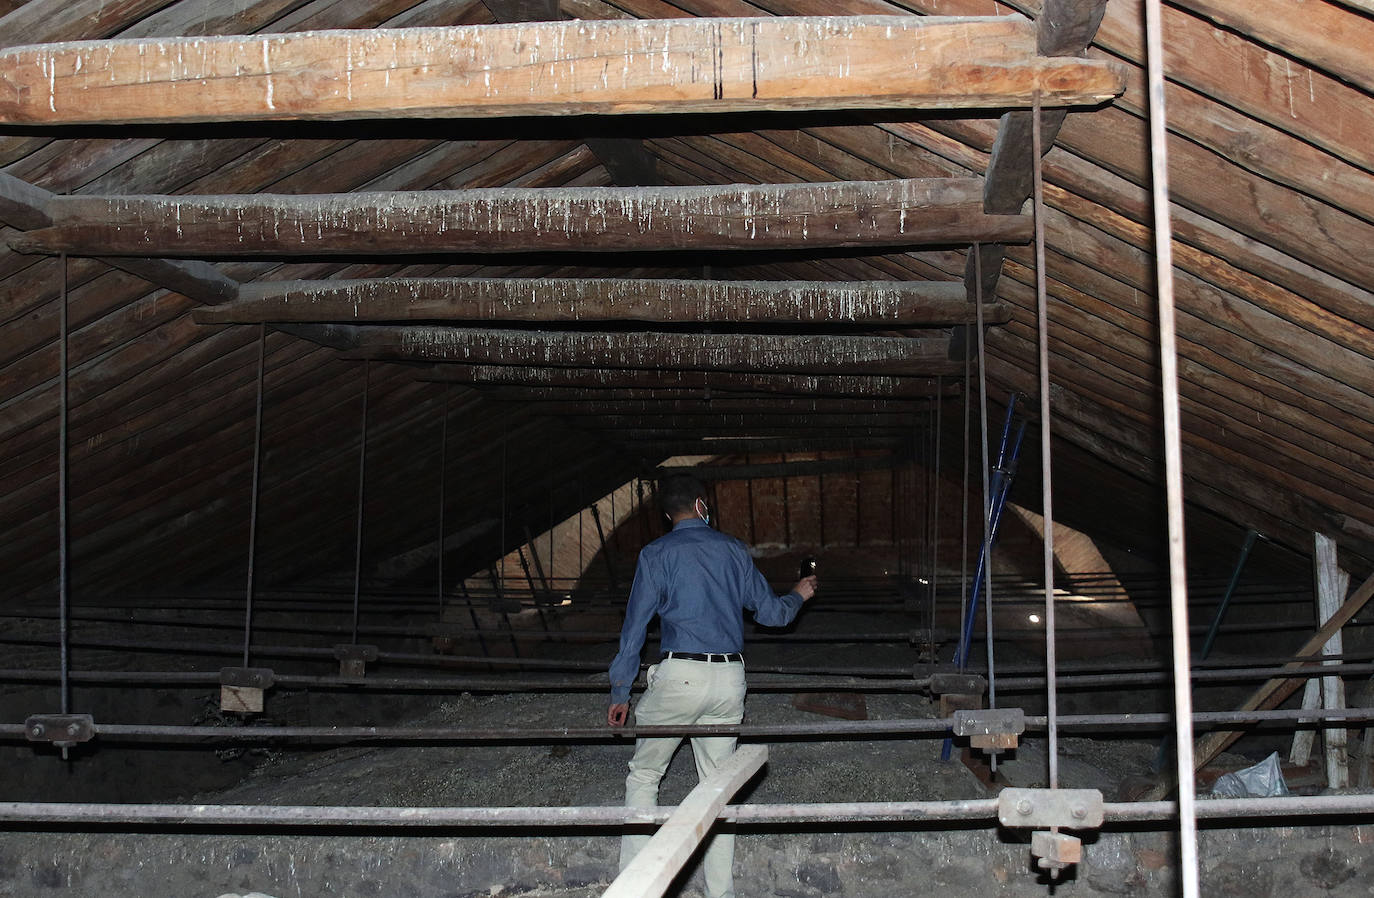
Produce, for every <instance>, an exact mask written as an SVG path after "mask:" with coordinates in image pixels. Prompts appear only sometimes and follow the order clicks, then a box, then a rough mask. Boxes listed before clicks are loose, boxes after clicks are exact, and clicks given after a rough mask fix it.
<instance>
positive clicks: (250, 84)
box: [0, 16, 1122, 125]
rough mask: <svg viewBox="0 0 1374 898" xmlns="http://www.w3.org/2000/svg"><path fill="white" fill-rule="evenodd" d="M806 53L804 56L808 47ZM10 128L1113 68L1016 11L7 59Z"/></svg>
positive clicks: (564, 101)
mask: <svg viewBox="0 0 1374 898" xmlns="http://www.w3.org/2000/svg"><path fill="white" fill-rule="evenodd" d="M798 48H805V50H804V51H800V52H799V50H798ZM0 83H3V85H4V88H5V89H4V90H3V91H2V92H0V122H4V123H10V124H44V125H71V124H128V123H134V122H166V123H173V122H175V123H186V122H217V121H218V122H223V121H272V120H302V119H313V120H341V119H362V118H366V119H374V118H436V117H440V118H468V117H478V116H483V117H489V116H513V115H588V114H597V115H604V114H624V113H633V114H641V113H684V112H711V113H716V112H759V111H764V110H817V109H894V108H895V109H968V108H982V109H988V108H1007V107H1021V106H1029V105H1030V103H1031V97H1032V95H1033V94H1035V93H1036V92H1037V91H1038V92H1039V93H1040V94H1041V96H1042V98H1043V102H1044V103H1045V105H1050V106H1058V105H1078V104H1087V105H1093V104H1097V103H1101V102H1103V101H1105V100H1109V99H1111V98H1112V97H1114V96H1116V95H1117V94H1119V93H1120V92H1121V90H1122V79H1121V77H1120V75H1119V73H1117V72H1116V71H1115V70H1114V69H1113V68H1112V67H1111V66H1110V65H1108V64H1106V63H1103V62H1094V61H1089V60H1078V59H1072V60H1069V59H1051V58H1045V57H1040V56H1037V55H1036V52H1035V34H1034V27H1033V26H1032V25H1031V23H1029V22H1027V21H1025V20H1024V19H1021V18H1017V17H1004V16H992V17H986V18H970V19H953V18H939V17H915V16H853V17H845V16H821V17H780V18H744V19H710V18H699V19H696V18H692V19H665V20H652V21H651V20H631V21H623V20H608V21H576V22H540V23H516V24H499V25H475V26H474V25H470V26H456V27H447V28H400V29H372V30H364V31H314V32H300V33H295V34H266V35H245V36H237V35H236V36H230V37H180V38H177V37H174V38H149V39H145V40H114V41H90V42H81V43H62V44H40V45H35V46H28V47H13V48H10V49H8V50H5V51H3V52H0Z"/></svg>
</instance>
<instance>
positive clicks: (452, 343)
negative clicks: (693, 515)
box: [350, 326, 955, 375]
mask: <svg viewBox="0 0 1374 898" xmlns="http://www.w3.org/2000/svg"><path fill="white" fill-rule="evenodd" d="M356 334H357V338H356V339H357V347H358V348H357V349H356V350H354V351H353V352H352V353H350V356H351V357H354V358H391V359H411V360H416V361H454V362H467V363H475V364H487V365H514V366H522V367H523V366H526V365H536V366H541V367H548V366H555V367H559V366H571V367H589V368H687V369H694V370H709V371H716V370H721V371H783V372H790V373H801V374H808V373H852V374H860V373H879V374H917V375H933V374H937V373H940V374H944V373H950V374H952V373H954V367H955V366H954V365H952V364H951V363H949V362H947V361H945V358H946V354H947V347H948V342H949V341H948V339H947V338H945V337H924V338H921V339H913V338H909V337H833V336H790V335H789V336H778V335H772V334H680V333H651V334H646V333H591V332H583V331H515V330H497V329H490V330H487V329H477V328H441V327H419V326H406V327H393V328H384V327H376V326H362V327H359V328H357V330H356Z"/></svg>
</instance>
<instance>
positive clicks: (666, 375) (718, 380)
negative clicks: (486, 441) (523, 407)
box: [422, 363, 958, 398]
mask: <svg viewBox="0 0 1374 898" xmlns="http://www.w3.org/2000/svg"><path fill="white" fill-rule="evenodd" d="M422 379H424V380H429V381H435V382H438V383H463V384H478V385H504V386H521V387H527V388H531V389H530V393H531V395H532V396H533V397H536V398H537V397H538V395H540V393H546V392H547V391H549V390H552V389H577V390H585V391H601V392H605V391H612V390H614V391H619V390H625V389H633V390H652V391H658V390H690V391H693V393H694V395H706V396H709V395H711V394H712V393H713V392H715V391H717V390H719V391H721V392H725V393H740V392H750V393H753V392H759V393H777V394H783V395H799V396H859V397H872V398H880V397H881V398H898V397H903V398H919V397H927V396H935V395H937V394H938V393H939V392H940V388H939V386H938V385H937V384H936V382H935V380H934V379H933V378H927V377H891V376H886V375H849V374H838V375H805V374H772V373H755V374H750V373H741V372H728V371H644V370H630V369H611V368H559V367H540V366H537V365H522V366H518V367H517V366H513V365H467V364H460V363H452V364H445V365H436V366H434V367H433V368H432V369H429V370H428V371H427V372H426V373H425V374H424V376H423V378H422ZM957 388H958V385H957V384H947V385H946V386H945V388H944V389H945V390H946V391H948V390H950V389H956V390H957ZM522 392H523V391H522Z"/></svg>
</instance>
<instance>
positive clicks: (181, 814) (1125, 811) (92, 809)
mask: <svg viewBox="0 0 1374 898" xmlns="http://www.w3.org/2000/svg"><path fill="white" fill-rule="evenodd" d="M673 810H674V809H673V808H671V807H658V808H627V807H598V806H592V807H567V806H560V807H509V808H506V807H498V808H439V807H375V806H324V805H319V806H317V805H176V804H98V803H87V802H70V803H68V802H20V801H9V802H0V822H3V823H9V824H19V823H27V824H61V825H64V826H70V825H73V824H78V825H79V824H99V825H102V826H108V825H112V824H117V825H134V826H174V827H181V828H195V827H206V826H215V827H219V826H233V827H237V826H251V827H289V828H308V827H321V826H326V827H339V826H346V827H368V828H375V827H388V828H389V827H401V828H413V827H434V826H443V827H502V826H518V827H521V828H531V827H533V828H539V829H557V828H565V827H569V826H584V827H619V826H623V825H625V824H627V823H633V824H659V823H663V822H664V821H665V820H667V819H668V817H669V816H670V815H671V813H672V812H673ZM1103 812H1104V817H1105V820H1106V823H1107V824H1111V823H1142V822H1153V821H1160V822H1172V821H1174V820H1176V819H1178V803H1177V802H1173V801H1141V802H1107V803H1105V804H1104V805H1103ZM1370 812H1374V795H1318V796H1291V797H1286V798H1222V799H1215V800H1211V801H1204V802H1201V803H1199V804H1198V806H1197V816H1198V818H1199V819H1209V820H1227V819H1250V820H1267V819H1281V820H1286V819H1291V818H1294V817H1310V816H1347V815H1367V814H1369V813H1370ZM719 819H721V820H726V821H729V822H733V823H737V824H744V825H776V824H779V823H792V824H802V823H827V824H830V823H874V824H883V823H894V822H908V823H909V822H947V821H961V820H962V821H979V820H982V821H995V820H996V819H997V799H995V798H978V799H954V800H947V801H870V802H834V803H811V804H744V805H727V806H725V807H724V808H722V809H721V812H720V818H719Z"/></svg>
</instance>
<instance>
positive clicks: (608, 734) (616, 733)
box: [0, 708, 1374, 745]
mask: <svg viewBox="0 0 1374 898" xmlns="http://www.w3.org/2000/svg"><path fill="white" fill-rule="evenodd" d="M1370 720H1374V708H1339V709H1327V710H1322V709H1311V708H1307V709H1304V708H1293V709H1288V710H1277V711H1199V712H1194V714H1193V723H1194V725H1201V726H1202V727H1203V728H1204V729H1210V728H1218V729H1225V728H1233V727H1235V726H1236V725H1238V724H1260V725H1272V724H1296V725H1300V726H1305V725H1310V724H1311V723H1313V722H1316V723H1346V724H1348V723H1350V722H1352V721H1360V722H1363V721H1370ZM1025 722H1026V732H1032V733H1038V732H1046V731H1047V730H1048V725H1049V720H1048V719H1047V718H1046V717H1045V716H1043V715H1027V716H1026V718H1025ZM953 725H954V718H952V717H949V718H908V719H897V720H852V721H828V722H821V723H789V724H748V723H743V724H709V725H695V726H643V727H620V728H616V729H611V728H609V727H606V726H604V725H603V726H596V727H552V728H544V729H536V728H520V727H500V728H480V727H375V726H242V727H215V726H163V725H158V724H101V723H97V724H96V725H95V733H96V736H97V737H106V738H112V739H121V740H123V739H133V740H139V741H142V740H149V739H154V740H158V741H159V742H164V741H165V742H187V741H193V742H203V743H205V744H211V743H217V742H255V743H256V742H271V741H283V740H305V741H309V742H316V743H320V742H368V743H412V744H460V743H488V744H502V745H512V744H537V745H545V744H551V743H562V742H574V743H595V742H606V741H616V740H628V739H633V738H657V737H663V736H683V737H689V736H736V737H738V738H740V739H745V740H749V739H808V738H814V739H822V740H823V739H875V738H910V737H915V736H921V737H933V738H941V739H943V738H944V737H945V735H946V733H947V732H948V731H949V729H950V728H951V727H953ZM1173 725H1174V719H1173V715H1172V714H1170V713H1141V714H1076V715H1061V716H1060V717H1059V718H1058V720H1057V721H1056V730H1059V729H1068V730H1077V731H1079V732H1099V731H1102V730H1104V729H1105V728H1110V731H1111V732H1112V733H1113V734H1116V733H1120V732H1121V731H1122V730H1123V729H1131V730H1135V731H1145V732H1155V731H1159V730H1161V729H1166V728H1169V727H1172V726H1173ZM0 738H3V739H8V740H12V741H27V738H26V734H25V726H24V724H22V723H14V724H0Z"/></svg>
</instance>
